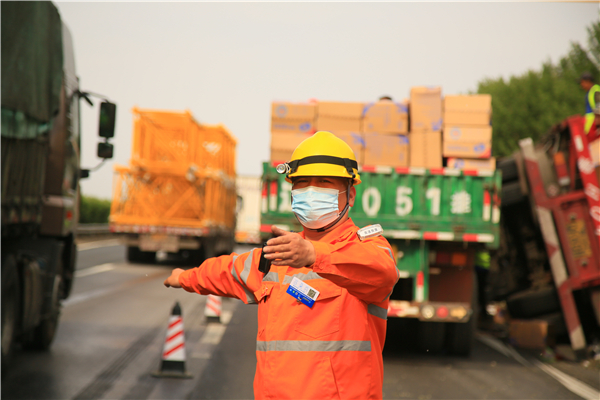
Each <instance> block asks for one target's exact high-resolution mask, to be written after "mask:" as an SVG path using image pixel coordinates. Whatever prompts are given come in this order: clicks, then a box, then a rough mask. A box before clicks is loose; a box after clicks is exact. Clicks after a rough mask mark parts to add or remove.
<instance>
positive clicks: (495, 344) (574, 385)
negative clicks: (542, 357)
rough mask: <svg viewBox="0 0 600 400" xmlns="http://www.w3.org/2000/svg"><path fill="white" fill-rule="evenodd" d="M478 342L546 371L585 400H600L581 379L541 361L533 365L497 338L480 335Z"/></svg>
mask: <svg viewBox="0 0 600 400" xmlns="http://www.w3.org/2000/svg"><path fill="white" fill-rule="evenodd" d="M477 340H479V341H480V342H482V343H484V344H486V345H488V346H489V347H491V348H493V349H494V350H496V351H498V352H499V353H502V354H504V355H505V356H506V357H512V358H514V359H515V360H516V361H518V362H519V363H521V364H522V365H524V366H525V367H532V366H533V365H535V366H536V367H538V368H539V369H541V370H542V371H544V372H545V373H547V374H548V375H550V376H551V377H553V378H554V379H556V380H557V381H558V382H560V383H561V384H562V385H563V386H564V387H566V388H567V389H569V390H570V391H571V392H573V393H575V394H576V395H577V396H581V397H583V398H584V399H588V400H598V399H600V392H599V391H597V390H596V389H594V388H593V387H591V386H589V385H588V384H586V383H583V382H581V381H580V380H579V379H575V378H573V377H572V376H570V375H567V374H565V373H564V372H562V371H559V370H558V369H556V368H554V367H552V366H550V365H548V364H544V363H543V362H541V361H539V360H536V359H533V360H532V362H533V364H532V363H531V362H529V361H528V360H526V359H525V358H524V357H523V356H521V355H520V354H519V353H518V352H517V351H516V350H515V349H513V348H512V347H509V346H507V345H505V344H504V343H502V342H501V341H499V340H498V339H496V338H493V337H491V336H487V335H483V334H478V335H477Z"/></svg>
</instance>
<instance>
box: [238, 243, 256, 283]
mask: <svg viewBox="0 0 600 400" xmlns="http://www.w3.org/2000/svg"><path fill="white" fill-rule="evenodd" d="M254 250H256V249H252V250H251V251H250V255H249V256H248V258H246V261H244V269H243V270H242V272H241V273H240V278H242V282H244V285H247V284H248V275H250V270H251V269H252V259H253V258H254Z"/></svg>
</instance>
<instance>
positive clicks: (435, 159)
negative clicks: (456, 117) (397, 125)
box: [409, 87, 443, 168]
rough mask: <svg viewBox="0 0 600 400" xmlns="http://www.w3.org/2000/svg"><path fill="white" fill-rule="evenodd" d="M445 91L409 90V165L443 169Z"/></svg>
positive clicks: (435, 89) (431, 89)
mask: <svg viewBox="0 0 600 400" xmlns="http://www.w3.org/2000/svg"><path fill="white" fill-rule="evenodd" d="M441 128H442V90H441V88H440V87H413V88H411V90H410V134H409V143H410V166H411V167H423V168H441V167H442V165H443V163H442V132H441Z"/></svg>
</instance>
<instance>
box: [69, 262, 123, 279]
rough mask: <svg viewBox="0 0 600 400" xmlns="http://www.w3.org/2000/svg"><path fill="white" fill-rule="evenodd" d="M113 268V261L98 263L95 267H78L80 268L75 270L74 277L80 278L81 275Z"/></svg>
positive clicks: (93, 273)
mask: <svg viewBox="0 0 600 400" xmlns="http://www.w3.org/2000/svg"><path fill="white" fill-rule="evenodd" d="M113 269H115V264H113V263H106V264H100V265H96V266H95V267H90V268H85V269H80V270H77V271H75V277H76V278H81V277H83V276H89V275H95V274H99V273H101V272H106V271H110V270H113Z"/></svg>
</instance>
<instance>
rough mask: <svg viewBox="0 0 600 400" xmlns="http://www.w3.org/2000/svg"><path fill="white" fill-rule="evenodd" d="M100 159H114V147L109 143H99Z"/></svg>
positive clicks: (98, 152) (98, 153)
mask: <svg viewBox="0 0 600 400" xmlns="http://www.w3.org/2000/svg"><path fill="white" fill-rule="evenodd" d="M97 155H98V158H105V159H106V158H113V145H112V144H110V143H108V142H100V143H98V151H97Z"/></svg>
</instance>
